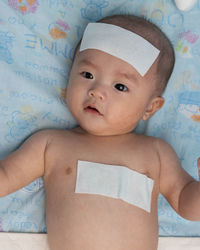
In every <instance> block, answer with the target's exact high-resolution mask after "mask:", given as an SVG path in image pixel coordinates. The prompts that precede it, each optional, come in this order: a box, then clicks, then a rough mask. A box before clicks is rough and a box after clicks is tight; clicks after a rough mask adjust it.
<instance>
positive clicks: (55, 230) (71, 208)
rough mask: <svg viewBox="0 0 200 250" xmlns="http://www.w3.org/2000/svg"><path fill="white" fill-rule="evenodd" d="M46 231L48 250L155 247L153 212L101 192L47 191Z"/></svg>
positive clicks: (119, 249) (125, 249)
mask: <svg viewBox="0 0 200 250" xmlns="http://www.w3.org/2000/svg"><path fill="white" fill-rule="evenodd" d="M155 203H156V202H155ZM155 210H156V204H155ZM47 231H48V238H49V244H50V248H51V250H156V249H157V237H158V235H157V234H158V228H157V216H156V212H154V213H151V214H150V213H148V212H146V211H144V210H142V209H141V208H138V207H135V206H133V205H130V204H128V203H126V202H124V201H121V200H117V199H112V198H108V197H104V196H100V195H85V194H71V195H69V196H68V197H63V198H61V199H58V197H56V196H52V195H51V196H50V197H48V195H47Z"/></svg>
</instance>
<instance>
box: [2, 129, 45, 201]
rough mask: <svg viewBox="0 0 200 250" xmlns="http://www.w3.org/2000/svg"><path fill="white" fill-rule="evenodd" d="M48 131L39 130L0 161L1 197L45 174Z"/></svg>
mask: <svg viewBox="0 0 200 250" xmlns="http://www.w3.org/2000/svg"><path fill="white" fill-rule="evenodd" d="M47 144H48V133H47V132H46V131H43V132H38V133H36V134H34V135H33V136H31V137H30V138H29V139H27V140H26V141H25V143H24V144H23V145H22V146H21V147H20V148H19V149H18V150H16V151H15V152H13V153H12V154H10V155H9V156H8V157H7V158H5V159H3V160H1V161H0V197H1V196H5V195H8V194H9V193H12V192H14V191H16V190H18V189H20V188H22V187H24V186H26V185H28V184H29V183H31V182H32V181H33V180H35V179H36V178H38V177H41V176H42V175H43V174H44V167H45V150H46V147H47Z"/></svg>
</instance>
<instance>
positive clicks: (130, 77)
mask: <svg viewBox="0 0 200 250" xmlns="http://www.w3.org/2000/svg"><path fill="white" fill-rule="evenodd" d="M118 76H120V77H123V78H126V79H127V80H129V81H131V82H134V83H137V82H138V78H137V77H136V76H135V74H132V73H125V72H119V75H118Z"/></svg>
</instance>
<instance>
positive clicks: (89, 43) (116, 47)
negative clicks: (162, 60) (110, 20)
mask: <svg viewBox="0 0 200 250" xmlns="http://www.w3.org/2000/svg"><path fill="white" fill-rule="evenodd" d="M86 49H98V50H101V51H104V52H106V53H108V54H110V55H112V56H115V57H118V58H120V59H122V60H124V61H126V62H127V63H129V64H131V65H132V66H133V67H134V68H135V69H136V70H137V71H138V72H139V73H140V75H142V76H144V75H145V74H146V73H147V71H148V70H149V68H150V67H151V65H152V64H153V63H154V61H155V60H156V58H157V57H158V55H159V52H160V51H159V50H158V49H157V48H155V47H154V46H153V45H152V44H151V43H149V42H148V41H147V40H145V39H144V38H143V37H141V36H139V35H137V34H135V33H133V32H130V31H128V30H126V29H123V28H121V27H119V26H116V25H112V24H106V23H89V24H88V25H87V27H86V29H85V32H84V34H83V38H82V42H81V46H80V51H83V50H86Z"/></svg>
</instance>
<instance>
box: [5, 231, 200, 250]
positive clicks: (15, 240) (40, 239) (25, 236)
mask: <svg viewBox="0 0 200 250" xmlns="http://www.w3.org/2000/svg"><path fill="white" fill-rule="evenodd" d="M199 249H200V238H194V237H191V238H189V237H188V238H184V237H174V238H173V237H160V238H159V242H158V250H199ZM0 250H50V249H49V246H48V243H47V235H46V234H31V233H0Z"/></svg>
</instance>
